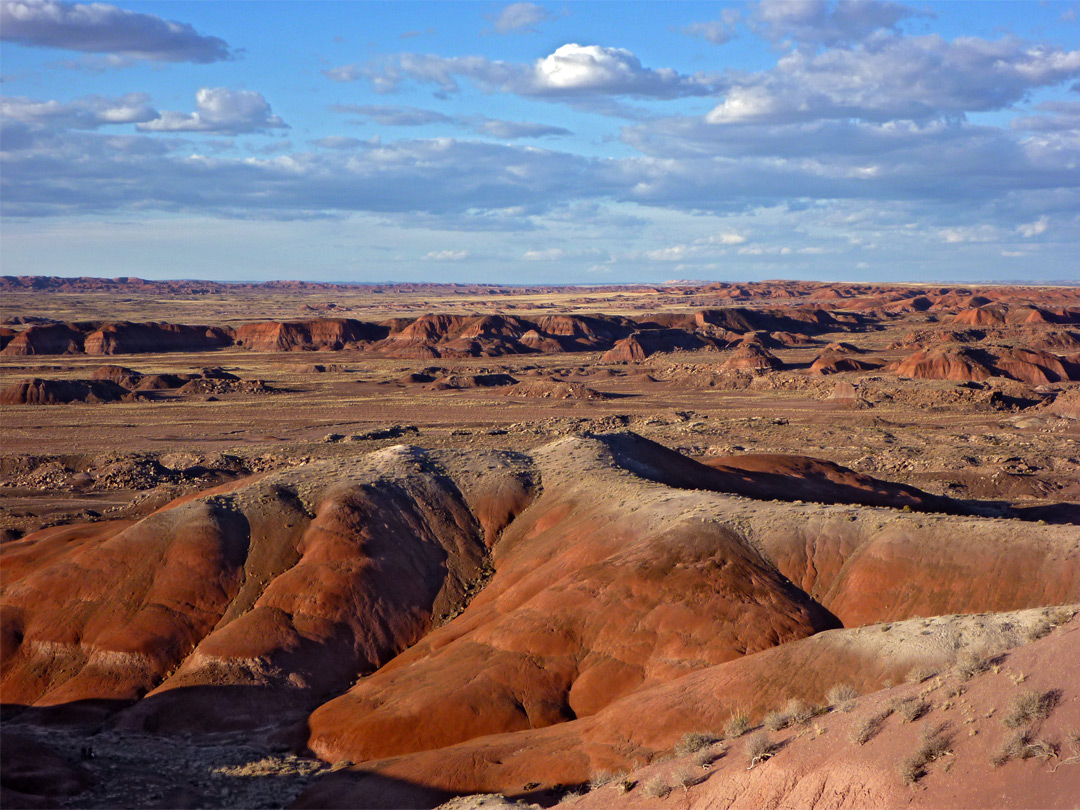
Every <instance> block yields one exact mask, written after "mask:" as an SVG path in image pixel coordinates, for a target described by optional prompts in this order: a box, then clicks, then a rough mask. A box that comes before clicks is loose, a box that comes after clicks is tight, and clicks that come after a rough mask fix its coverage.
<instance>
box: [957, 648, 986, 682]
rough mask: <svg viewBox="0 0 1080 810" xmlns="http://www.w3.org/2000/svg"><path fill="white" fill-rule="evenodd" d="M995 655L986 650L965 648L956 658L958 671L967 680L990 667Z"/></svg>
mask: <svg viewBox="0 0 1080 810" xmlns="http://www.w3.org/2000/svg"><path fill="white" fill-rule="evenodd" d="M992 659H993V656H992V655H990V654H989V653H988V652H987V651H986V650H965V651H964V652H962V653H961V654H960V655H959V656H958V657H957V659H956V671H957V673H958V674H959V675H960V677H961V679H963V680H965V681H967V680H971V679H972V678H974V677H975V676H976V675H981V674H982V673H984V672H986V671H987V670H988V669H990V665H991V664H992V663H993V661H992Z"/></svg>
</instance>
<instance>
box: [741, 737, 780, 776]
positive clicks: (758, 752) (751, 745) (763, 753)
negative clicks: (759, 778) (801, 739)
mask: <svg viewBox="0 0 1080 810" xmlns="http://www.w3.org/2000/svg"><path fill="white" fill-rule="evenodd" d="M775 753H776V743H774V742H773V741H772V740H770V739H769V735H768V734H766V733H765V732H764V731H759V732H757V733H756V734H754V735H753V736H752V737H750V739H748V740H747V741H746V760H747V762H748V763H749V764H750V767H751V768H753V767H754V766H755V765H757V764H758V763H759V762H764V761H765V760H767V759H769V758H770V757H771V756H772V755H773V754H775Z"/></svg>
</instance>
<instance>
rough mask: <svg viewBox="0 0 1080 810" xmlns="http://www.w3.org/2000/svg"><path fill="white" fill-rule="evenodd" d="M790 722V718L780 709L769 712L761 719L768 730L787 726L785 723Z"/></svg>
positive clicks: (776, 729) (777, 729)
mask: <svg viewBox="0 0 1080 810" xmlns="http://www.w3.org/2000/svg"><path fill="white" fill-rule="evenodd" d="M790 722H791V718H790V717H788V715H787V713H786V712H783V711H780V710H777V711H775V712H769V713H768V714H767V715H765V718H764V719H763V720H762V723H763V724H764V725H765V728H767V729H768V730H769V731H779V730H780V729H782V728H787V725H788V723H790Z"/></svg>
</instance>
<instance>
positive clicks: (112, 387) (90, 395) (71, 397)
mask: <svg viewBox="0 0 1080 810" xmlns="http://www.w3.org/2000/svg"><path fill="white" fill-rule="evenodd" d="M131 396H133V395H132V394H131V392H130V391H128V390H127V389H126V388H124V387H123V386H121V385H117V384H116V383H114V382H111V381H109V380H46V379H42V378H40V377H34V378H32V379H27V380H23V381H21V382H17V383H15V384H13V385H9V386H8V387H7V388H5V389H4V390H3V391H0V404H3V405H58V404H62V403H65V402H116V401H118V400H120V399H123V398H125V397H131Z"/></svg>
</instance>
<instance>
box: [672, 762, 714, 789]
mask: <svg viewBox="0 0 1080 810" xmlns="http://www.w3.org/2000/svg"><path fill="white" fill-rule="evenodd" d="M705 777H706V774H704V773H703V772H702V770H701V769H700V768H696V769H695V768H680V769H679V770H678V771H676V772H675V778H674V780H673V781H674V782H675V787H680V788H682V790H683V793H685V792H686V791H687V790H689V789H690V788H692V787H693V786H694V785H699V784H701V783H702V782H704V781H705Z"/></svg>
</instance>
